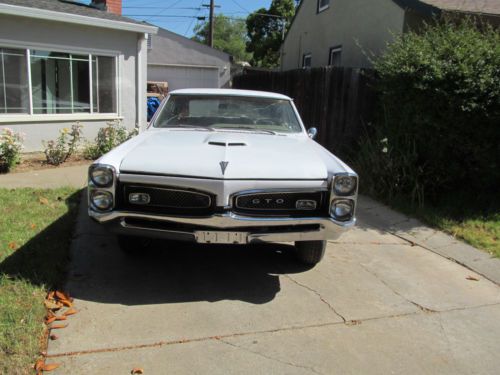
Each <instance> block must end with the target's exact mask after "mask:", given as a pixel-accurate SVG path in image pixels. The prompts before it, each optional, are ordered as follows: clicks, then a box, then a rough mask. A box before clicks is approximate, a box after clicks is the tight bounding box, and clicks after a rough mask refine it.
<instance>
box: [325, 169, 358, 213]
mask: <svg viewBox="0 0 500 375" xmlns="http://www.w3.org/2000/svg"><path fill="white" fill-rule="evenodd" d="M357 198H358V176H357V175H356V174H355V173H337V174H335V175H334V176H333V177H332V180H331V183H330V205H329V214H330V217H332V218H333V219H334V220H336V221H338V222H342V223H345V222H350V221H353V220H355V218H354V217H355V211H356V201H357Z"/></svg>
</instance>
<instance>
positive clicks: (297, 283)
mask: <svg viewBox="0 0 500 375" xmlns="http://www.w3.org/2000/svg"><path fill="white" fill-rule="evenodd" d="M284 276H285V277H286V278H287V279H288V280H290V281H291V282H293V283H295V284H296V285H298V286H300V287H302V288H304V289H307V290H308V291H310V292H312V293H314V294H316V295H317V296H318V297H319V299H320V301H321V302H323V303H324V304H325V305H326V306H328V308H329V309H330V310H331V311H332V312H333V313H334V314H335V315H337V316H338V317H339V318H340V319H342V322H343V323H347V322H348V321H347V319H346V318H345V317H344V316H343V315H342V314H340V313H339V312H338V311H337V310H336V309H335V307H333V306H332V305H331V304H330V302H328V301H327V300H326V299H325V298H324V297H323V296H322V295H321V293H319V292H318V291H317V290H315V289H313V288H311V287H309V286H307V285H305V284H302V283H300V282H298V281H297V280H295V279H294V278H293V277H291V276H290V275H284Z"/></svg>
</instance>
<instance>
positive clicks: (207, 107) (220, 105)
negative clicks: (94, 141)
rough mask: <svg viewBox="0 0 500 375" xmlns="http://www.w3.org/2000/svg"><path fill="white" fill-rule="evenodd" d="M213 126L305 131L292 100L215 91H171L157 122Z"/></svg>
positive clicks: (170, 125) (163, 126)
mask: <svg viewBox="0 0 500 375" xmlns="http://www.w3.org/2000/svg"><path fill="white" fill-rule="evenodd" d="M153 126H154V127H157V128H168V127H179V126H197V127H205V128H212V129H224V128H226V129H234V128H239V129H243V130H264V131H273V132H282V133H298V132H301V131H302V128H301V126H300V124H299V121H298V119H297V116H296V114H295V111H294V110H293V107H292V105H291V103H290V101H289V100H282V99H270V98H258V97H244V96H214V95H175V94H174V95H171V96H170V97H169V99H168V101H167V103H166V104H165V106H164V107H163V109H162V110H161V112H160V113H159V114H158V117H157V119H156V121H155V123H154V125H153Z"/></svg>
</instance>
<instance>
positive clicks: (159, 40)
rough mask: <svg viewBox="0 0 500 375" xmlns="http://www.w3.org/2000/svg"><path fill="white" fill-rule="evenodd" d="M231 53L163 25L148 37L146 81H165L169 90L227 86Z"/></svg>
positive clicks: (229, 76)
mask: <svg viewBox="0 0 500 375" xmlns="http://www.w3.org/2000/svg"><path fill="white" fill-rule="evenodd" d="M230 71H231V56H230V55H229V54H227V53H225V52H221V51H219V50H216V49H214V48H211V47H209V46H207V45H205V44H201V43H198V42H196V41H194V40H191V39H188V38H185V37H183V36H181V35H178V34H175V33H173V32H171V31H168V30H165V29H161V28H160V29H158V33H157V34H156V35H152V37H151V39H149V40H148V81H160V82H163V81H167V82H168V86H169V89H170V90H176V89H184V88H194V87H200V88H219V87H227V86H228V85H229V82H230V79H231V72H230Z"/></svg>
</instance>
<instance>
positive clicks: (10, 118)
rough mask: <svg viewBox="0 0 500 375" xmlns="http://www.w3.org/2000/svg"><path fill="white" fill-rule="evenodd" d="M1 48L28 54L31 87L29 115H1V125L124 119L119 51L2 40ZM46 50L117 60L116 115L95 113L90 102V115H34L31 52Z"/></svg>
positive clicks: (0, 42) (29, 84) (29, 83)
mask: <svg viewBox="0 0 500 375" xmlns="http://www.w3.org/2000/svg"><path fill="white" fill-rule="evenodd" d="M0 47H5V48H12V49H20V50H24V51H25V52H26V56H27V63H28V64H27V66H28V68H27V73H28V87H29V111H28V112H29V113H9V114H2V113H0V123H9V122H34V121H40V122H42V121H73V120H75V121H76V120H81V121H83V120H114V119H123V117H122V107H121V95H120V93H121V87H122V82H121V76H122V75H121V68H122V64H121V56H122V54H121V53H120V52H119V51H117V50H101V49H90V48H79V47H74V46H68V47H67V48H66V46H61V45H54V44H46V43H19V42H16V41H13V40H8V39H1V38H0ZM32 49H33V50H37V49H38V50H46V51H53V52H62V53H69V54H80V55H82V54H88V55H96V56H106V57H114V58H115V90H116V92H115V94H116V111H117V112H114V113H95V112H93V103H92V101H91V102H90V108H91V110H90V113H84V112H82V113H55V114H52V113H51V114H34V113H33V95H32V86H31V60H30V55H31V51H30V50H32ZM89 65H90V69H89V74H90V75H89V78H90V79H89V82H90V86H91V87H90V89H91V90H90V97H91V99H92V75H91V73H92V64H91V63H90V64H89Z"/></svg>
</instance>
